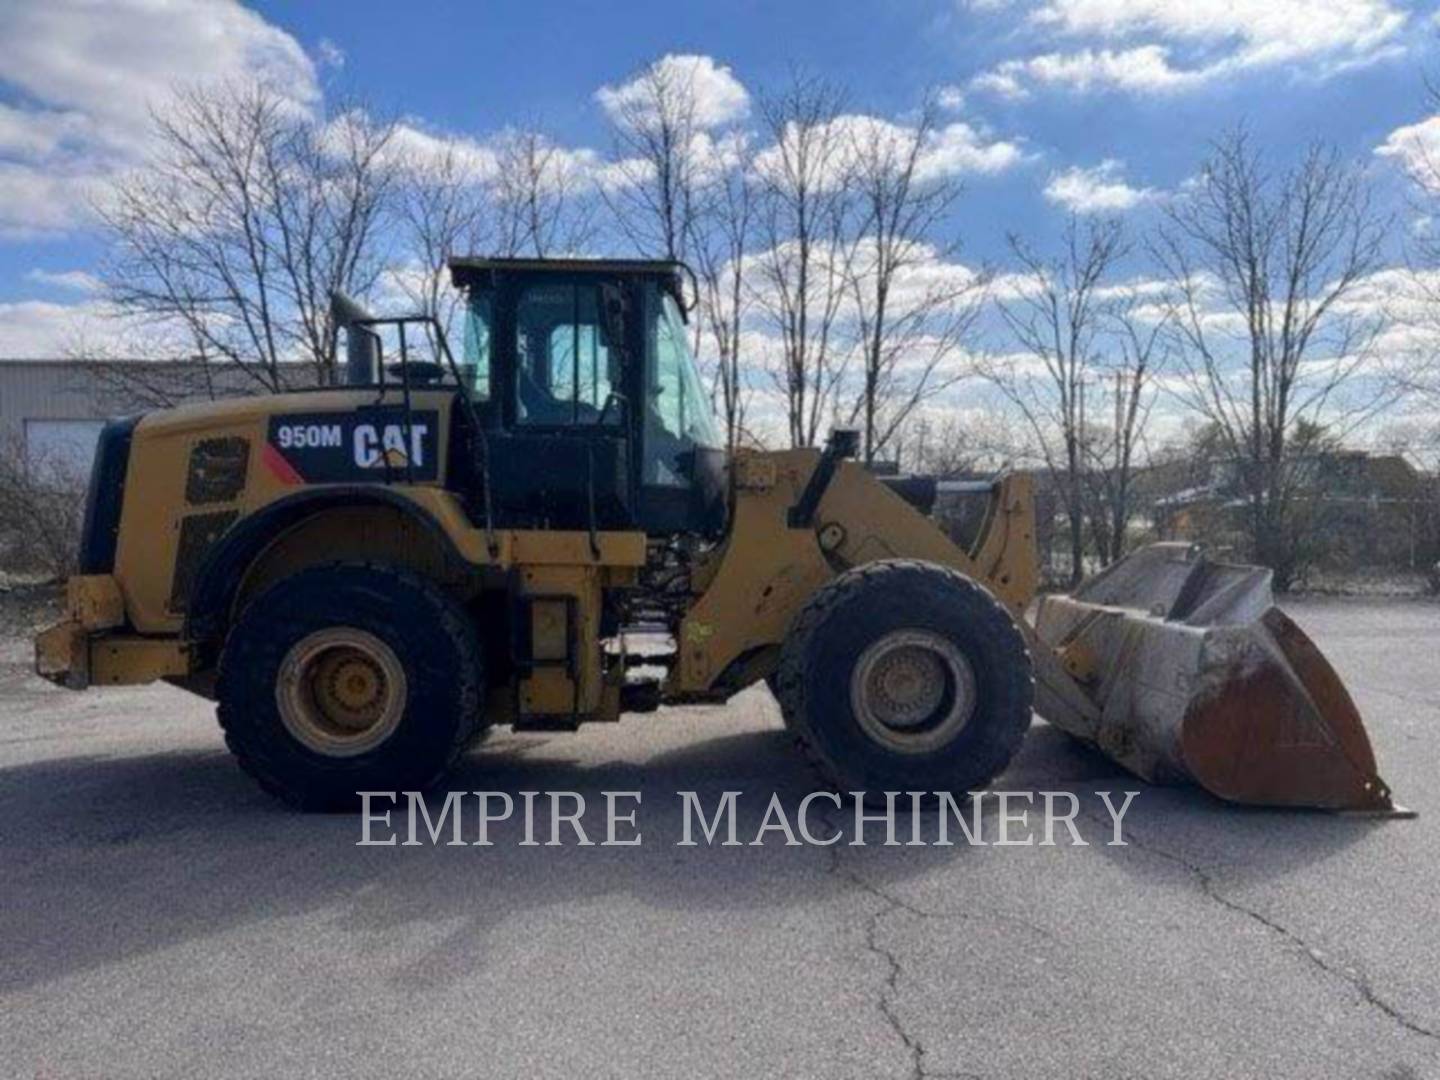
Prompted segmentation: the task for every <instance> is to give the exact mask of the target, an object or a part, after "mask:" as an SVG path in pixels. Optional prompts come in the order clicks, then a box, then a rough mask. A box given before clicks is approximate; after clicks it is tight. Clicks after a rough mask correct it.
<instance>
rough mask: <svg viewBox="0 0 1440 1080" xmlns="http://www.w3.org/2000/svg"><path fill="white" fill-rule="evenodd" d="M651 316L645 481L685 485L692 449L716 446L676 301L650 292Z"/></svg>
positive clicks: (712, 428) (709, 415) (706, 400)
mask: <svg viewBox="0 0 1440 1080" xmlns="http://www.w3.org/2000/svg"><path fill="white" fill-rule="evenodd" d="M650 306H651V310H652V311H653V313H654V316H653V318H652V319H651V320H650V334H649V338H650V340H649V343H648V344H649V348H648V349H647V350H646V354H647V355H646V382H647V384H648V385H647V388H646V401H645V404H646V408H645V458H644V474H645V475H644V482H645V483H647V484H662V485H666V486H677V485H685V484H688V483H689V476H688V474H689V467H688V465H687V459H688V458H690V457H691V456H692V455H693V452H694V450H695V449H696V447H699V446H708V447H717V446H719V445H720V441H719V439H718V437H717V435H716V432H715V424H714V419H713V417H712V416H711V413H710V402H709V400H708V399H707V398H706V395H705V390H704V386H703V384H702V383H701V381H700V375H699V373H698V372H697V371H696V368H695V360H694V358H693V357H692V356H691V355H690V344H689V337H688V335H687V333H686V326H685V320H684V319H683V318H682V317H681V315H680V309H679V307H678V306H677V305H676V303H675V300H674V298H673V297H672V296H671V295H670V294H669V293H668V292H662V291H660V290H658V289H656V290H654V291H652V292H651V293H650Z"/></svg>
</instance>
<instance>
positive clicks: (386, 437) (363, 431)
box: [351, 424, 430, 469]
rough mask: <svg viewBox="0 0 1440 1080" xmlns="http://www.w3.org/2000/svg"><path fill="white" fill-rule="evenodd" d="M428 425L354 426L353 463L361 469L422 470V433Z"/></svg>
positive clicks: (423, 447) (423, 435) (427, 428)
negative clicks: (407, 468) (406, 468)
mask: <svg viewBox="0 0 1440 1080" xmlns="http://www.w3.org/2000/svg"><path fill="white" fill-rule="evenodd" d="M429 430H430V428H429V425H428V424H410V425H409V433H408V438H407V432H406V425H405V424H385V425H384V426H380V427H377V425H375V424H356V425H355V431H354V434H353V435H352V437H351V445H352V446H353V448H354V454H355V464H356V465H358V466H359V467H360V468H362V469H403V468H405V467H407V466H409V465H414V466H415V467H416V468H417V469H423V468H424V467H425V434H426V432H428V431H429Z"/></svg>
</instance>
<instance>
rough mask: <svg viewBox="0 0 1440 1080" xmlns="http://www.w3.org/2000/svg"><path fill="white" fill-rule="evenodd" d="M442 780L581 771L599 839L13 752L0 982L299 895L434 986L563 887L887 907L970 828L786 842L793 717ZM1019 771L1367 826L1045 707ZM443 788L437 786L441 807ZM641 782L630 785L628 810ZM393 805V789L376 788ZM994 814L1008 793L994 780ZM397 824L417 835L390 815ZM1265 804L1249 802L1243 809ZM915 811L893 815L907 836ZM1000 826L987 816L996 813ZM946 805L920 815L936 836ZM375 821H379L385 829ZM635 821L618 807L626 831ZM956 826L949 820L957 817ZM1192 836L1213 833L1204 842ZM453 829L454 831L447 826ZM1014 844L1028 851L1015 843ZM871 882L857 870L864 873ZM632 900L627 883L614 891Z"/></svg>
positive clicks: (1330, 827)
mask: <svg viewBox="0 0 1440 1080" xmlns="http://www.w3.org/2000/svg"><path fill="white" fill-rule="evenodd" d="M445 786H446V788H447V789H448V790H451V791H465V792H473V791H504V792H507V793H509V794H510V795H511V796H512V797H513V798H515V800H516V803H517V804H519V803H520V799H519V797H518V793H519V792H522V791H537V792H555V791H565V792H574V793H576V794H578V795H579V796H581V797H582V798H583V799H584V800H585V803H586V807H587V812H586V814H585V816H584V817H583V818H582V825H583V827H584V829H585V831H586V832H587V834H588V836H589V838H590V839H592V840H594V841H595V842H596V846H580V845H579V844H578V842H577V841H578V837H576V836H575V835H574V833H573V832H572V831H571V828H570V826H569V825H567V824H565V823H563V822H561V823H560V825H561V831H560V837H561V839H562V844H561V845H560V846H547V845H546V841H548V840H550V839H551V824H552V822H551V816H550V807H549V805H548V803H547V801H546V800H545V798H544V797H541V798H539V799H537V802H536V805H535V812H534V820H533V830H534V832H533V835H534V838H535V839H536V841H538V842H539V846H525V845H523V844H522V843H521V841H522V840H523V839H524V838H525V835H524V824H523V822H522V821H521V820H520V818H519V808H518V805H517V811H516V813H517V816H516V818H514V819H512V820H510V821H506V822H501V823H498V824H496V825H493V826H492V827H491V837H492V839H493V840H494V844H493V846H490V847H478V846H471V845H469V843H468V842H470V841H473V840H474V839H475V838H476V835H477V829H478V826H477V823H476V820H475V813H476V810H475V807H476V805H477V804H476V802H475V800H471V801H470V802H469V803H468V804H467V805H466V815H467V816H466V818H465V820H464V822H463V839H464V840H465V841H466V842H467V846H446V845H444V844H441V845H434V844H431V843H429V842H428V838H426V837H425V836H424V833H423V831H422V832H421V834H420V835H421V838H422V839H425V840H426V842H424V843H421V844H420V845H418V846H413V847H412V846H405V845H403V844H399V843H397V845H396V846H386V847H361V846H357V841H358V840H359V839H360V838H361V823H360V818H359V815H358V814H339V815H303V814H296V813H292V812H290V811H288V810H286V809H284V808H282V807H280V806H279V805H278V804H276V803H274V802H273V801H272V800H270V799H269V798H268V797H267V796H265V795H263V794H261V793H260V792H258V791H257V790H256V789H255V788H254V787H253V785H252V784H251V782H250V781H249V780H248V779H247V778H246V777H244V776H243V775H242V774H241V773H240V771H239V769H238V768H237V767H236V766H235V765H234V763H233V762H232V761H231V760H230V758H229V757H228V755H226V754H225V753H224V752H223V751H221V750H219V749H205V750H188V751H183V752H172V753H164V754H153V755H147V756H140V757H94V756H92V757H71V758H67V759H64V760H51V761H46V762H41V763H36V764H31V765H23V766H18V767H13V768H9V769H5V770H3V771H0V867H3V873H4V878H5V882H4V886H3V902H0V954H3V956H4V959H5V963H4V964H3V965H0V994H3V993H6V992H13V991H17V990H21V989H25V988H29V987H34V986H37V985H42V984H44V983H47V982H49V981H52V980H55V979H59V978H62V977H64V976H66V975H69V974H72V973H75V972H80V971H86V970H90V969H93V968H96V967H99V966H102V965H106V964H110V963H114V962H117V961H122V960H125V959H128V958H133V957H136V956H139V955H144V954H148V953H151V952H155V951H158V950H163V949H167V948H170V947H172V946H175V945H177V944H181V943H184V942H187V941H191V940H196V939H204V938H208V937H211V936H214V935H221V934H225V933H229V932H231V931H236V930H244V929H246V928H250V927H254V926H257V925H262V924H264V923H267V922H271V921H275V920H283V919H293V918H296V917H305V918H309V919H312V920H315V919H318V920H320V921H321V922H322V923H323V925H324V926H326V927H328V928H330V929H333V930H338V931H340V932H342V933H349V934H355V935H360V936H361V937H363V938H364V940H365V942H367V943H369V944H370V945H371V946H373V947H376V948H383V947H384V945H385V943H386V942H387V941H393V940H396V939H399V938H407V937H408V938H412V939H413V937H414V936H415V934H416V933H417V932H419V931H425V934H424V938H425V941H426V942H427V944H426V945H424V947H423V948H422V949H420V950H419V955H415V951H414V950H410V951H407V952H405V954H404V956H403V958H400V959H397V962H396V964H395V965H394V967H393V969H392V971H391V975H390V978H391V979H392V980H393V981H394V982H395V983H396V984H397V985H400V986H405V985H436V984H444V983H446V982H448V981H450V980H452V979H455V978H459V977H461V976H463V975H466V974H467V973H471V972H473V971H475V970H476V969H477V968H483V967H484V966H485V964H486V963H487V957H488V956H489V954H490V952H491V950H492V948H493V947H494V945H495V940H496V939H495V935H496V934H497V933H501V932H504V931H506V930H509V931H511V932H513V933H519V932H523V927H524V925H525V920H527V919H529V918H532V917H534V916H535V915H536V914H537V913H538V912H540V911H542V910H543V909H545V908H547V907H548V906H550V905H552V904H575V903H577V902H580V903H583V902H585V901H588V900H594V899H598V898H603V897H620V898H622V899H623V901H624V903H625V904H629V905H642V906H644V907H646V908H652V909H671V910H676V911H683V912H693V911H696V910H701V911H704V910H720V909H744V910H755V909H762V910H770V911H774V912H776V913H777V915H776V916H775V917H776V918H779V917H782V916H781V915H780V914H778V913H781V912H783V911H784V910H785V909H788V908H791V907H793V906H796V905H805V904H810V903H815V902H835V903H853V904H855V905H858V908H857V910H860V911H865V910H869V909H870V908H873V906H874V904H875V902H876V897H877V896H889V895H892V894H895V893H897V892H903V891H904V889H905V883H906V882H907V881H908V880H910V879H912V878H916V877H920V876H925V875H928V874H931V873H932V872H936V871H943V870H946V869H953V868H958V867H962V866H963V860H964V859H966V858H967V857H968V856H970V855H971V854H973V851H974V849H971V848H968V847H966V846H964V845H963V844H961V845H957V846H953V847H938V846H932V845H927V846H906V847H894V848H891V847H881V846H877V845H878V844H879V843H880V842H881V841H882V840H883V838H884V827H883V825H879V826H868V827H867V840H868V846H866V847H863V848H859V847H852V846H849V845H848V843H847V841H848V840H850V839H853V837H854V831H853V828H852V826H851V823H850V820H849V815H850V813H851V808H850V807H848V806H847V807H846V809H845V810H843V811H835V810H833V808H831V807H833V804H827V803H825V802H823V801H822V802H818V803H817V807H818V810H817V811H816V812H813V813H812V814H811V815H810V818H809V824H810V826H811V828H812V830H813V832H814V834H815V835H817V836H818V837H820V838H824V837H825V836H826V835H828V834H829V832H830V830H831V827H832V826H839V827H841V828H842V830H843V831H844V832H845V838H844V840H842V845H843V846H841V845H837V846H836V847H831V848H826V847H813V846H808V845H802V846H797V847H791V846H787V845H786V844H785V837H784V835H783V833H781V832H780V831H779V830H770V831H769V832H767V833H766V834H765V835H764V843H763V845H760V846H755V845H752V844H751V843H750V841H752V840H754V839H755V837H756V835H757V831H758V830H759V829H760V827H761V825H762V822H763V821H764V820H765V813H766V808H767V805H768V802H769V800H770V798H771V795H772V793H774V794H777V795H778V796H779V799H780V802H781V804H782V805H783V806H784V807H785V809H786V812H787V817H788V820H789V822H790V823H791V824H792V825H794V824H795V823H796V821H797V818H798V814H797V809H798V807H799V805H800V802H801V800H802V799H803V798H804V797H805V796H806V795H807V794H809V793H810V792H811V791H813V790H815V789H816V782H815V780H814V778H813V776H812V774H811V773H810V772H809V770H808V768H807V767H806V766H805V765H804V764H803V762H802V761H801V760H800V758H799V756H798V754H796V753H795V752H794V750H793V748H792V747H791V746H790V745H789V739H788V736H787V735H786V734H785V733H784V732H783V731H779V730H751V731H742V732H738V733H736V732H731V733H725V734H718V735H716V736H713V737H709V738H702V739H697V740H695V741H693V742H691V743H687V744H685V745H683V746H681V747H678V748H676V749H673V750H670V751H667V752H663V753H660V754H658V755H655V756H653V757H650V758H648V759H647V760H645V761H644V762H643V763H639V762H635V761H627V760H614V759H608V760H607V759H606V757H605V756H604V755H596V754H594V753H593V747H592V748H591V752H590V753H589V754H588V755H585V754H582V753H581V748H580V747H578V746H577V745H576V744H575V743H572V742H569V741H568V740H567V738H564V737H562V738H546V737H537V736H517V735H510V734H502V735H499V736H497V737H495V738H494V739H493V740H492V742H490V743H489V744H487V745H486V746H484V747H482V748H480V749H479V750H477V751H475V752H472V753H471V754H470V755H468V756H467V757H466V759H465V760H464V761H463V762H462V764H461V765H460V767H459V768H458V769H457V770H456V771H455V773H454V774H453V775H452V777H451V778H450V780H449V782H448V783H447V784H446V785H445ZM996 786H997V787H998V788H1001V789H1005V790H1015V791H1018V790H1031V789H1033V790H1039V791H1071V792H1073V793H1075V794H1076V795H1077V797H1079V798H1080V799H1081V801H1082V803H1084V804H1085V806H1086V813H1087V815H1090V816H1093V814H1095V813H1101V804H1099V803H1098V802H1097V801H1096V797H1095V792H1096V791H1100V790H1111V791H1115V792H1122V791H1125V790H1136V789H1140V790H1141V791H1142V795H1141V797H1140V798H1138V799H1137V802H1136V805H1135V806H1134V807H1132V810H1131V812H1130V815H1129V816H1128V817H1127V821H1126V824H1127V828H1133V830H1134V832H1135V833H1136V834H1137V835H1143V836H1144V837H1145V843H1146V845H1147V846H1152V845H1164V844H1168V843H1172V842H1179V840H1177V837H1180V838H1182V839H1183V841H1184V842H1185V843H1189V844H1191V845H1194V844H1195V843H1200V844H1201V845H1202V846H1203V845H1204V844H1205V843H1209V842H1211V840H1210V838H1211V836H1212V833H1213V834H1214V835H1219V834H1220V832H1221V830H1223V831H1224V832H1225V834H1226V835H1230V836H1233V834H1234V833H1235V829H1236V828H1237V826H1236V824H1235V823H1236V822H1237V821H1238V822H1239V825H1238V828H1239V829H1240V832H1241V834H1242V837H1243V838H1235V839H1233V842H1232V846H1234V845H1239V846H1243V845H1244V844H1246V843H1249V842H1252V841H1253V840H1255V838H1256V834H1259V835H1260V837H1261V838H1262V839H1263V837H1264V835H1265V833H1266V830H1267V829H1268V830H1269V832H1270V834H1271V839H1270V841H1269V842H1267V843H1265V847H1266V849H1267V851H1268V854H1267V855H1266V856H1265V858H1264V859H1263V860H1257V861H1255V862H1254V863H1251V864H1247V870H1253V871H1254V872H1256V873H1259V872H1262V866H1261V865H1259V864H1260V863H1261V862H1263V864H1264V866H1263V872H1265V873H1273V874H1283V873H1285V872H1286V869H1287V868H1288V867H1294V866H1296V865H1298V864H1301V863H1303V862H1307V861H1311V860H1314V859H1321V858H1325V857H1327V856H1328V854H1330V853H1331V852H1333V851H1334V850H1335V849H1336V848H1337V847H1340V846H1344V845H1345V844H1348V843H1353V842H1354V841H1355V840H1356V839H1358V838H1360V837H1361V836H1363V835H1364V833H1365V829H1366V826H1365V825H1364V824H1362V823H1356V822H1352V821H1341V820H1338V819H1335V818H1333V817H1331V818H1318V817H1316V816H1315V815H1285V817H1284V826H1285V827H1284V830H1283V833H1282V835H1283V838H1284V839H1283V842H1282V843H1278V844H1277V843H1276V842H1275V840H1274V837H1273V834H1274V833H1275V831H1276V830H1275V826H1276V824H1277V818H1276V817H1275V815H1254V814H1246V813H1245V812H1243V811H1242V812H1239V813H1238V815H1237V811H1236V810H1234V809H1233V808H1229V807H1224V806H1223V805H1221V804H1218V803H1215V801H1214V800H1210V799H1208V797H1206V796H1204V795H1202V794H1200V793H1197V792H1188V791H1178V790H1174V789H1163V790H1162V789H1150V788H1146V787H1145V785H1143V784H1140V783H1139V782H1138V781H1136V780H1134V778H1132V777H1129V776H1128V775H1127V774H1124V773H1122V772H1120V771H1119V770H1118V769H1116V768H1115V767H1114V766H1113V765H1111V764H1110V763H1109V762H1108V761H1106V760H1105V759H1104V758H1101V757H1099V755H1096V754H1094V753H1092V752H1090V751H1088V750H1085V749H1084V748H1083V747H1080V746H1078V745H1077V744H1074V743H1073V742H1071V741H1070V740H1068V739H1067V738H1065V737H1063V736H1061V735H1060V734H1059V733H1058V732H1056V731H1054V730H1053V729H1049V728H1046V727H1044V726H1039V727H1037V729H1036V730H1035V731H1034V732H1032V734H1031V737H1030V739H1029V740H1027V743H1026V744H1025V746H1024V747H1023V748H1022V750H1021V753H1020V754H1019V755H1018V756H1017V758H1016V759H1015V762H1014V763H1013V765H1012V768H1011V769H1010V770H1009V772H1007V774H1006V775H1005V776H1003V777H1002V778H1001V779H1000V781H999V782H998V783H997V785H996ZM621 791H638V792H641V795H642V798H641V803H640V805H639V807H638V809H637V810H636V826H637V827H638V829H639V831H640V833H641V834H642V836H643V841H644V842H643V844H641V845H640V846H628V847H607V846H601V845H600V844H599V842H600V841H601V840H603V839H604V838H605V816H604V811H605V795H604V793H605V792H621ZM729 791H735V792H739V793H741V794H740V795H739V796H738V797H737V798H736V812H735V833H736V838H737V840H738V842H739V843H738V845H737V846H722V844H721V841H722V840H724V839H725V838H726V830H725V829H724V828H722V830H721V831H720V833H718V834H717V835H716V836H715V838H714V842H713V843H710V842H707V841H706V840H705V838H704V837H703V835H702V834H701V833H700V832H699V830H698V828H694V826H695V825H698V821H692V839H694V840H696V841H697V845H696V846H693V847H686V846H679V845H678V841H679V840H681V839H682V837H683V835H684V831H685V813H684V810H683V801H682V798H681V796H680V795H679V794H678V793H679V792H694V793H695V798H696V800H697V801H698V803H699V805H700V806H701V807H703V808H704V810H705V813H706V814H707V815H712V816H713V815H714V814H715V813H716V810H717V808H718V807H719V805H720V800H721V799H722V796H723V795H724V793H725V792H729ZM442 803H443V794H441V795H438V796H432V797H431V798H430V799H429V800H428V802H427V805H428V807H429V809H430V812H431V814H432V816H436V817H438V813H439V810H440V809H441V806H442ZM633 808H635V807H634V804H633V803H631V802H629V801H622V802H621V803H620V804H619V805H618V810H619V812H620V813H627V812H628V811H629V810H630V809H633ZM382 809H383V807H382ZM982 811H983V813H982V820H983V821H985V822H987V823H989V824H993V815H994V805H993V803H992V804H990V805H986V804H985V803H984V802H982ZM393 820H394V825H395V831H396V832H397V833H398V836H397V837H396V839H397V841H403V840H404V839H405V838H406V837H405V833H406V829H405V825H404V822H403V815H400V814H397V815H396V816H395V818H394V819H393ZM1252 822H1253V823H1254V824H1251V823H1252ZM909 827H910V826H909V821H908V819H906V823H905V825H904V827H903V829H902V831H901V836H902V839H908V838H909V835H910V834H909ZM987 827H988V824H987ZM1108 831H1109V830H1108V821H1106V820H1104V819H1103V818H1101V819H1096V820H1094V821H1091V822H1086V823H1085V829H1084V832H1085V834H1086V836H1087V839H1089V840H1090V841H1091V843H1092V844H1095V845H1101V844H1103V841H1104V840H1105V839H1108ZM936 833H937V821H936V818H935V815H934V814H929V815H927V816H925V817H924V818H923V819H922V820H921V824H920V836H921V837H922V838H923V839H926V840H927V841H933V840H934V839H935V838H936ZM373 835H374V836H375V837H377V838H383V837H384V836H386V835H387V834H386V832H385V831H384V830H383V829H380V828H377V829H376V830H375V832H374V834H373ZM629 835H631V833H630V831H629V827H628V826H622V829H621V833H620V836H621V837H622V838H623V837H625V836H629ZM957 835H958V834H957V833H956V832H955V830H954V829H953V828H952V829H951V836H952V837H954V836H957ZM1196 837H1199V838H1200V839H1199V840H1198V841H1197V840H1196ZM444 839H449V837H448V834H447V835H444V836H442V840H444ZM1017 850H1018V849H1017ZM1093 850H1095V851H1097V852H1100V853H1102V854H1103V855H1104V856H1105V857H1107V858H1111V859H1114V860H1116V861H1117V862H1118V863H1121V864H1122V865H1124V866H1125V867H1126V868H1127V870H1128V871H1129V872H1133V873H1134V874H1136V875H1137V876H1140V877H1145V876H1147V875H1151V874H1156V873H1160V872H1163V867H1159V866H1157V862H1156V860H1155V859H1147V858H1137V857H1136V849H1135V848H1133V847H1132V848H1107V847H1103V846H1096V847H1095V848H1094V849H1093ZM857 886H858V887H857ZM622 910H623V905H622ZM595 932H596V934H598V935H601V936H602V937H603V936H604V935H607V934H615V935H621V934H623V933H624V922H623V919H608V920H598V921H597V928H596V931H595Z"/></svg>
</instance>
